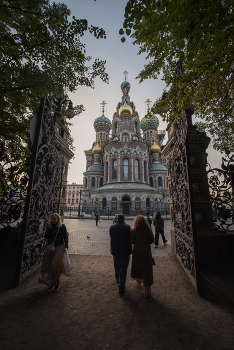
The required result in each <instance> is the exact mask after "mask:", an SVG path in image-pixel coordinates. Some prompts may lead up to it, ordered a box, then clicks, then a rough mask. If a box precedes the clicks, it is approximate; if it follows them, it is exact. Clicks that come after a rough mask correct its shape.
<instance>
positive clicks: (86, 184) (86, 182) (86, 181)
mask: <svg viewBox="0 0 234 350" xmlns="http://www.w3.org/2000/svg"><path fill="white" fill-rule="evenodd" d="M85 187H86V188H87V187H88V179H87V177H86V178H85Z"/></svg>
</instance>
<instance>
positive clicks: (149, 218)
mask: <svg viewBox="0 0 234 350" xmlns="http://www.w3.org/2000/svg"><path fill="white" fill-rule="evenodd" d="M146 220H147V222H148V224H149V225H150V228H151V224H152V218H151V217H150V212H149V211H148V212H147V213H146Z"/></svg>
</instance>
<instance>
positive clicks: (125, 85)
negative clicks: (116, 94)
mask: <svg viewBox="0 0 234 350" xmlns="http://www.w3.org/2000/svg"><path fill="white" fill-rule="evenodd" d="M130 88H131V85H130V83H129V82H128V81H123V82H122V84H121V90H122V91H123V89H128V91H129V90H130Z"/></svg>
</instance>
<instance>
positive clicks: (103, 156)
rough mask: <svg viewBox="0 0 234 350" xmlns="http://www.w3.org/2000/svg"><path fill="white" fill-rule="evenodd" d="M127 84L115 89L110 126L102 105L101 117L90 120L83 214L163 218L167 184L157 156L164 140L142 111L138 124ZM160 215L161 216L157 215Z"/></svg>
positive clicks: (150, 117)
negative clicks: (116, 99) (119, 93)
mask: <svg viewBox="0 0 234 350" xmlns="http://www.w3.org/2000/svg"><path fill="white" fill-rule="evenodd" d="M130 88H131V86H130V83H129V82H127V81H126V78H125V81H124V82H123V83H122V84H121V91H122V100H121V102H119V103H118V104H117V107H116V111H115V113H114V114H113V118H112V121H110V120H109V119H108V118H107V117H106V116H105V115H104V114H105V102H104V101H103V102H102V107H103V108H102V116H100V117H99V118H97V119H95V121H94V129H95V131H96V140H95V142H94V143H93V145H92V148H91V149H89V150H86V151H84V152H85V155H86V171H85V172H84V174H83V175H84V178H83V210H84V211H85V212H86V213H90V214H92V213H93V212H94V211H96V210H98V211H99V213H100V215H108V216H109V215H114V214H118V213H121V212H122V213H124V214H125V215H130V216H135V215H138V214H142V215H145V213H146V212H150V213H151V215H154V214H155V212H156V211H158V210H159V211H161V212H162V214H166V212H165V211H167V208H168V185H167V169H166V166H165V165H166V159H165V157H164V156H163V155H162V154H161V147H162V144H163V140H164V137H165V131H164V130H158V127H159V119H158V118H157V116H155V115H153V114H152V113H151V112H150V107H149V102H150V101H149V100H147V101H146V102H148V112H147V114H146V115H145V116H144V117H143V119H142V120H140V117H139V114H138V112H137V111H136V108H135V105H134V103H133V102H132V101H130V96H129V91H130ZM163 212H164V213H163Z"/></svg>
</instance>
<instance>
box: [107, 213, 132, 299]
mask: <svg viewBox="0 0 234 350" xmlns="http://www.w3.org/2000/svg"><path fill="white" fill-rule="evenodd" d="M131 231H132V228H131V226H130V225H128V224H126V223H125V222H124V215H123V214H119V215H118V219H117V223H116V224H114V225H111V227H110V249H111V254H112V255H113V258H114V267H115V278H116V282H117V283H118V287H119V294H120V295H123V294H124V292H125V282H126V276H127V269H128V264H129V255H131V254H132V245H131V243H130V234H131Z"/></svg>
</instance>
